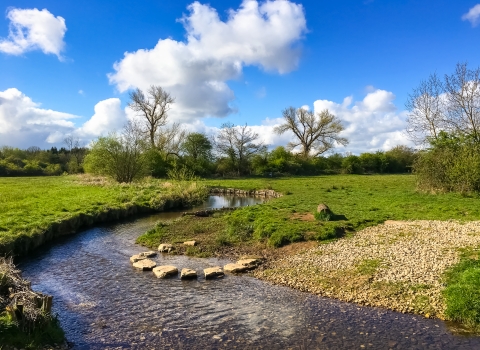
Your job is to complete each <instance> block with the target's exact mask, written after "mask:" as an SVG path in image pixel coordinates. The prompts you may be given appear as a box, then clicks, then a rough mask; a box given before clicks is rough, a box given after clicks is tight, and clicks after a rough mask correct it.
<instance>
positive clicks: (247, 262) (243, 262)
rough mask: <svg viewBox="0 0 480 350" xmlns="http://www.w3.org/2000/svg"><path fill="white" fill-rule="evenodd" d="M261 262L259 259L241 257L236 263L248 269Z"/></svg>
mask: <svg viewBox="0 0 480 350" xmlns="http://www.w3.org/2000/svg"><path fill="white" fill-rule="evenodd" d="M261 262H262V261H261V260H260V259H242V260H238V261H237V264H239V265H242V266H245V267H246V268H248V269H254V268H255V267H257V266H258V265H260V264H261Z"/></svg>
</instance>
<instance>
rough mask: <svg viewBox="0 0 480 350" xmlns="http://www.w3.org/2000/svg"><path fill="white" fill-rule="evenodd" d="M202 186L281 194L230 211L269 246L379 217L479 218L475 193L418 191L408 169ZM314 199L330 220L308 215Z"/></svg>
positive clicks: (360, 224) (367, 223) (351, 227)
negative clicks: (397, 172) (406, 172)
mask: <svg viewBox="0 0 480 350" xmlns="http://www.w3.org/2000/svg"><path fill="white" fill-rule="evenodd" d="M206 184H207V185H208V186H212V187H232V188H239V189H243V190H252V189H265V188H267V189H274V190H275V191H277V192H281V193H283V194H284V196H283V197H281V198H278V199H275V200H272V201H269V202H267V203H266V204H264V205H262V206H254V207H247V208H242V209H240V210H237V211H235V212H234V213H233V214H232V218H231V222H232V225H231V226H232V227H233V228H239V234H242V233H244V232H245V230H250V231H251V236H252V238H254V239H257V240H268V242H269V244H270V245H272V246H280V245H283V244H287V243H289V242H295V241H300V240H308V239H316V240H324V239H328V238H330V237H332V236H335V235H336V234H338V232H342V231H344V230H345V231H349V230H352V231H353V230H354V231H357V230H360V229H362V228H365V227H368V226H373V225H377V224H379V223H382V222H384V221H385V220H449V219H456V220H461V221H471V220H479V219H480V206H479V204H480V200H479V198H478V197H464V196H462V195H459V194H455V193H446V194H438V195H431V194H424V193H419V192H417V191H416V190H415V177H414V176H412V175H363V176H362V175H335V176H318V177H303V178H302V177H297V178H278V179H241V180H209V181H206ZM319 203H326V204H327V205H328V206H329V207H330V209H331V210H332V211H333V213H334V214H335V215H334V216H333V217H332V218H330V221H317V220H314V217H313V213H314V212H315V210H316V208H317V205H318V204H319Z"/></svg>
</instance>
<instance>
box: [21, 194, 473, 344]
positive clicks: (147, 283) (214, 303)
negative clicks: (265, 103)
mask: <svg viewBox="0 0 480 350" xmlns="http://www.w3.org/2000/svg"><path fill="white" fill-rule="evenodd" d="M244 200H252V198H245V197H236V198H228V199H223V198H221V197H219V196H212V197H211V198H210V199H209V201H208V202H207V203H205V204H204V205H203V206H202V207H199V208H198V209H200V208H206V207H222V206H235V205H237V206H238V205H245V203H243V202H242V201H244ZM248 204H249V205H251V204H254V202H248ZM195 209H197V208H195ZM171 214H172V213H162V214H159V215H155V216H152V217H147V218H142V219H138V220H135V221H130V222H126V223H121V224H117V225H110V226H101V227H98V228H94V229H90V230H87V231H85V232H83V233H81V234H78V235H76V236H73V237H71V238H69V239H67V240H66V241H64V242H62V243H59V244H57V245H55V246H53V247H51V248H49V249H46V250H44V251H43V252H39V253H37V254H36V256H33V257H31V258H30V259H29V260H27V261H24V262H23V263H22V264H21V266H20V267H21V269H22V270H23V271H24V276H25V277H26V278H28V279H30V280H31V281H32V285H33V287H34V288H35V289H37V290H40V291H42V292H45V293H49V294H52V295H54V311H55V312H57V313H58V314H59V318H60V321H61V323H62V326H63V327H64V329H65V331H66V334H67V338H68V340H69V341H72V342H74V343H75V348H77V349H117V348H118V349H123V348H132V349H159V348H175V349H182V348H183V349H211V348H238V349H249V348H265V349H285V348H288V347H290V348H296V349H350V348H361V346H362V345H363V346H364V347H365V348H372V349H387V348H397V349H424V348H430V349H459V348H461V349H479V348H480V338H475V337H471V338H466V337H458V336H454V335H451V334H450V333H449V332H448V330H447V328H446V327H445V325H444V323H443V322H441V321H438V320H427V319H423V318H422V317H419V316H413V315H403V314H400V313H395V312H390V311H386V310H382V309H376V308H366V307H358V306H356V305H353V304H348V303H343V302H339V301H335V300H330V299H326V298H320V297H317V296H313V295H309V294H305V293H301V292H298V291H295V290H291V289H288V288H285V287H279V286H271V285H268V284H266V283H264V282H262V281H259V280H256V279H254V278H251V277H248V276H230V275H228V276H226V277H225V278H223V279H219V280H205V279H204V278H203V277H199V278H198V280H194V281H182V280H180V279H179V278H172V279H167V280H160V279H157V278H155V276H154V275H153V273H151V272H140V271H137V270H135V269H134V268H132V266H131V264H130V262H129V257H130V256H131V255H133V254H136V253H138V252H141V251H143V250H144V249H143V248H142V247H140V246H138V245H136V244H135V243H134V242H135V239H136V237H138V235H140V234H142V233H143V232H145V231H146V230H147V229H149V228H150V227H151V226H152V225H153V223H154V221H156V220H159V219H165V218H171ZM175 215H176V216H179V215H180V213H178V212H177V213H175ZM155 259H156V260H157V262H158V263H159V264H169V265H175V266H177V267H178V268H179V269H181V268H183V267H189V268H193V269H196V270H197V271H198V272H201V270H202V269H204V268H206V267H209V266H214V265H223V264H225V263H226V261H221V260H217V259H197V258H188V257H184V256H167V255H165V256H159V257H157V258H155Z"/></svg>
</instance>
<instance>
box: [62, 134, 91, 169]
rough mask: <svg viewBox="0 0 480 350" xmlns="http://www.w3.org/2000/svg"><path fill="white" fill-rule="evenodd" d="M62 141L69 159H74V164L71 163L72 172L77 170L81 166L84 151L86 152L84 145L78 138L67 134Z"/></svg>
mask: <svg viewBox="0 0 480 350" xmlns="http://www.w3.org/2000/svg"><path fill="white" fill-rule="evenodd" d="M63 143H64V144H65V145H66V146H67V150H68V151H69V156H70V160H72V159H73V161H74V165H73V168H74V169H72V170H73V172H77V171H78V170H79V169H80V167H81V164H82V162H83V159H84V158H85V153H86V150H85V147H84V145H83V144H82V143H81V142H80V139H79V138H78V137H75V136H73V135H69V136H67V137H66V138H65V139H63ZM69 171H70V170H69Z"/></svg>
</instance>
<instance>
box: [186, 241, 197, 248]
mask: <svg viewBox="0 0 480 350" xmlns="http://www.w3.org/2000/svg"><path fill="white" fill-rule="evenodd" d="M183 244H184V245H189V246H192V247H194V246H196V245H197V241H186V242H183Z"/></svg>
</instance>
